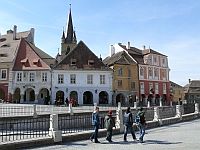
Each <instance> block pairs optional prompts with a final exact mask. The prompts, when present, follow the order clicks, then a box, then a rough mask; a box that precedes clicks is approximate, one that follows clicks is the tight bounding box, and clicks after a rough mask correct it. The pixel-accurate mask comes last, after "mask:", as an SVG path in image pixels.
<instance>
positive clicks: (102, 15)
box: [0, 0, 200, 86]
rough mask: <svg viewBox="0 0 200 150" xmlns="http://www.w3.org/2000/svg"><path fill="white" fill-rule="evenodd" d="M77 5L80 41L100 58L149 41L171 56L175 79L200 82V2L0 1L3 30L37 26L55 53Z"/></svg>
mask: <svg viewBox="0 0 200 150" xmlns="http://www.w3.org/2000/svg"><path fill="white" fill-rule="evenodd" d="M70 4H71V10H72V18H73V25H74V28H75V31H76V36H77V40H78V41H80V40H82V41H83V42H84V43H85V44H86V45H87V46H88V47H89V48H90V49H91V50H92V51H93V52H94V53H95V54H96V55H97V56H98V57H100V55H101V57H102V58H103V59H104V58H105V57H107V56H108V55H109V47H110V45H112V44H115V43H122V44H125V45H126V44H127V43H128V42H130V43H131V46H134V47H137V48H141V49H142V48H143V45H145V46H146V47H148V48H149V47H150V48H151V49H153V50H156V51H158V52H160V53H162V54H164V55H166V56H168V63H169V68H170V75H169V79H170V80H171V81H173V82H175V83H177V84H179V85H182V86H185V85H186V84H188V79H191V80H200V59H199V56H200V48H199V46H200V1H198V0H17V1H16V0H0V33H1V35H4V34H6V31H7V30H9V29H13V26H14V25H17V31H18V32H22V31H28V30H30V29H31V28H34V29H35V45H36V46H37V47H39V48H40V49H42V50H43V51H45V52H46V53H48V54H49V55H51V56H52V57H55V56H56V55H57V53H58V51H59V49H60V45H61V36H62V31H63V29H64V30H65V28H66V25H67V21H68V14H69V9H70Z"/></svg>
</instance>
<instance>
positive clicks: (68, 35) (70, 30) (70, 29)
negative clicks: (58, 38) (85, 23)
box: [66, 4, 74, 43]
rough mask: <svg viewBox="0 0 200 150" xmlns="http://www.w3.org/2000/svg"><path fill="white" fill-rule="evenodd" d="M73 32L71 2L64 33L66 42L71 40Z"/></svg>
mask: <svg viewBox="0 0 200 150" xmlns="http://www.w3.org/2000/svg"><path fill="white" fill-rule="evenodd" d="M73 34H74V29H73V22H72V13H71V4H70V11H69V20H68V26H67V33H66V43H72V42H73Z"/></svg>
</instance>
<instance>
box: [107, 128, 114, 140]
mask: <svg viewBox="0 0 200 150" xmlns="http://www.w3.org/2000/svg"><path fill="white" fill-rule="evenodd" d="M112 131H113V129H110V130H107V135H106V140H108V141H112Z"/></svg>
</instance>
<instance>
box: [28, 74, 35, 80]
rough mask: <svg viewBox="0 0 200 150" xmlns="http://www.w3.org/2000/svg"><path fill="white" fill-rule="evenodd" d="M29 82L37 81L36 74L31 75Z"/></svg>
mask: <svg viewBox="0 0 200 150" xmlns="http://www.w3.org/2000/svg"><path fill="white" fill-rule="evenodd" d="M29 81H30V82H34V81H35V73H33V72H31V73H30V74H29Z"/></svg>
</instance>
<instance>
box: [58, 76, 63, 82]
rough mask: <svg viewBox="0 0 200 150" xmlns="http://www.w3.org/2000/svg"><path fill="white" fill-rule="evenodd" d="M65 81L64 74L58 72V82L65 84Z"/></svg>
mask: <svg viewBox="0 0 200 150" xmlns="http://www.w3.org/2000/svg"><path fill="white" fill-rule="evenodd" d="M63 83H64V75H63V74H58V84H63Z"/></svg>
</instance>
